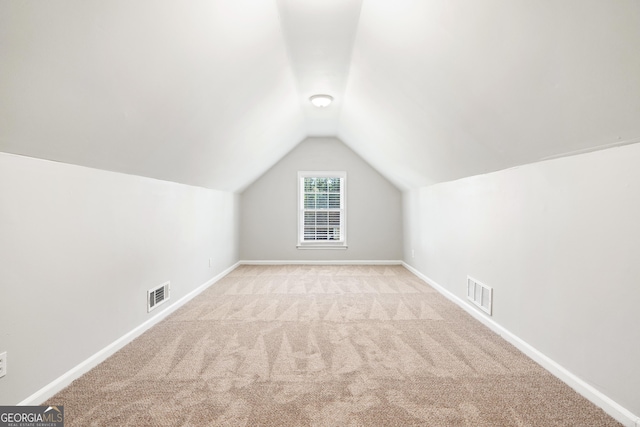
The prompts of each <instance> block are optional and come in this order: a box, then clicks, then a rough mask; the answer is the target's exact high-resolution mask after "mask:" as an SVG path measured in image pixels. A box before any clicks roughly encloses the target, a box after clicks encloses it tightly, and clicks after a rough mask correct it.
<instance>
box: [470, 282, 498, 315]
mask: <svg viewBox="0 0 640 427" xmlns="http://www.w3.org/2000/svg"><path fill="white" fill-rule="evenodd" d="M467 298H468V299H469V301H471V302H472V303H474V304H475V305H477V306H478V307H479V308H480V310H482V311H484V312H485V313H487V314H488V315H489V316H491V311H492V309H493V288H490V287H489V286H487V285H485V284H482V283H480V282H478V281H477V280H476V279H474V278H472V277H470V276H467Z"/></svg>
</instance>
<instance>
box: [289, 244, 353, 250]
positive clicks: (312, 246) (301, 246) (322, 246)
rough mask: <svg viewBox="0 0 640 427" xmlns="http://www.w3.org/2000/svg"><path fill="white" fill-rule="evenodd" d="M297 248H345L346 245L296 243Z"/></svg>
mask: <svg viewBox="0 0 640 427" xmlns="http://www.w3.org/2000/svg"><path fill="white" fill-rule="evenodd" d="M296 248H298V249H330V250H335V249H347V245H297V246H296Z"/></svg>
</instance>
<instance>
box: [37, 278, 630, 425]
mask: <svg viewBox="0 0 640 427" xmlns="http://www.w3.org/2000/svg"><path fill="white" fill-rule="evenodd" d="M47 403H48V404H56V405H64V409H65V416H66V424H65V425H67V426H93V425H99V426H206V425H212V426H214V425H215V426H348V427H355V426H474V427H477V426H545V427H546V426H614V425H619V424H618V423H617V422H616V421H615V420H613V419H612V418H610V417H609V416H607V415H606V414H605V413H604V412H603V411H602V410H600V409H599V408H597V407H595V406H594V405H592V404H591V403H589V402H588V401H587V400H585V399H584V398H582V397H581V396H579V395H578V394H577V393H575V392H574V391H573V390H571V389H570V388H569V387H567V386H566V385H564V384H563V383H562V382H560V381H559V380H557V379H556V378H554V377H553V376H552V375H550V374H549V373H548V372H546V371H545V370H544V369H542V368H541V367H539V366H538V365H537V364H535V363H534V362H532V361H531V360H530V359H528V358H527V357H525V356H524V355H523V354H522V353H520V352H519V351H518V350H516V349H515V348H514V347H512V346H511V345H509V344H508V343H506V342H505V341H504V340H502V339H501V338H500V337H498V336H497V335H495V334H494V333H493V332H491V331H490V330H488V329H487V328H485V327H484V326H482V325H481V324H479V323H478V322H477V321H475V320H473V319H472V318H471V317H470V316H469V315H467V314H466V313H465V312H464V311H462V310H461V309H460V308H458V307H457V306H455V305H454V304H452V303H451V302H449V301H447V300H446V299H445V298H444V297H442V296H441V295H440V294H438V293H437V292H436V291H435V290H433V289H432V288H430V287H429V286H428V285H426V284H425V283H424V282H422V281H421V280H420V279H418V278H417V277H415V276H414V275H412V274H411V273H410V272H409V271H407V270H406V269H404V268H403V267H401V266H241V267H239V268H237V269H236V270H234V271H233V272H232V273H231V274H229V275H228V276H227V277H225V278H224V279H222V280H221V281H220V282H218V283H216V284H215V285H213V286H212V287H211V288H209V289H208V290H207V291H205V292H204V293H202V294H201V295H200V296H198V297H197V298H195V299H194V300H192V301H191V302H189V303H188V304H186V305H185V306H184V307H182V308H181V309H180V310H178V311H176V312H175V313H174V314H173V315H171V316H170V317H169V318H167V319H166V320H165V321H163V322H161V323H160V324H158V325H157V326H155V327H154V328H152V329H151V330H150V331H148V332H147V333H145V334H144V335H142V336H141V337H140V338H138V339H136V340H135V341H134V342H133V343H131V344H129V345H128V346H126V347H125V348H123V349H122V350H121V351H119V352H118V353H116V354H115V355H114V356H112V357H111V358H109V359H108V360H107V361H105V362H104V363H102V364H101V365H99V366H98V367H96V368H95V369H93V370H92V371H90V372H89V373H87V374H86V375H85V376H83V377H82V378H80V379H78V380H77V381H75V382H74V383H73V384H71V385H70V386H69V387H68V388H66V389H65V390H63V391H62V392H61V393H59V394H57V395H56V396H54V397H53V398H51V399H50V400H49V401H48V402H47Z"/></svg>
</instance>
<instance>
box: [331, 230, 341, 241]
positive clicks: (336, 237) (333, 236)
mask: <svg viewBox="0 0 640 427" xmlns="http://www.w3.org/2000/svg"><path fill="white" fill-rule="evenodd" d="M329 240H340V227H333V228H330V229H329Z"/></svg>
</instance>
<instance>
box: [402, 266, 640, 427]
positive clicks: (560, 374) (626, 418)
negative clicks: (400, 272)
mask: <svg viewBox="0 0 640 427" xmlns="http://www.w3.org/2000/svg"><path fill="white" fill-rule="evenodd" d="M402 265H403V266H404V267H405V268H406V269H407V270H409V271H411V272H412V273H413V274H415V275H416V276H418V277H419V278H421V279H422V280H424V281H425V282H427V283H428V284H429V285H431V286H432V287H433V288H435V289H436V290H437V291H438V292H440V293H441V294H442V295H444V296H445V297H446V298H448V299H449V300H450V301H452V302H453V303H455V304H457V305H458V306H460V307H461V308H462V309H463V310H465V311H466V312H467V313H469V314H470V315H471V316H473V317H474V318H475V319H477V320H479V321H480V322H481V323H482V324H484V325H485V326H487V327H488V328H489V329H491V330H492V331H494V332H495V333H497V334H498V335H500V336H501V337H502V338H504V339H505V340H507V341H508V342H510V343H511V344H513V346H514V347H516V348H517V349H518V350H520V351H522V352H523V353H524V354H526V355H527V356H529V357H530V358H531V359H533V360H534V361H535V362H537V363H538V364H539V365H541V366H542V367H543V368H545V369H546V370H547V371H549V372H550V373H551V374H553V375H554V376H556V377H557V378H558V379H560V380H561V381H563V382H564V383H565V384H567V385H568V386H569V387H571V388H572V389H574V390H575V391H577V392H578V393H580V394H581V395H582V396H583V397H585V398H586V399H588V400H589V401H591V402H592V403H593V404H595V405H596V406H598V407H600V408H602V410H603V411H605V412H606V413H607V414H609V415H610V416H611V417H613V418H615V419H616V420H617V421H618V422H620V423H622V424H623V425H625V426H626V427H640V417H638V416H637V415H635V414H633V413H632V412H631V411H629V410H627V409H626V408H624V407H623V406H622V405H620V404H618V403H617V402H615V401H614V400H613V399H611V398H609V397H608V396H606V395H605V394H603V393H602V392H600V391H598V390H597V389H595V388H594V387H593V386H591V385H590V384H588V383H586V382H585V381H584V380H582V379H581V378H579V377H577V376H576V375H574V374H573V373H571V372H570V371H568V370H567V369H566V368H564V367H563V366H561V365H560V364H558V363H557V362H555V361H554V360H553V359H551V358H549V357H548V356H546V355H545V354H543V353H542V352H540V351H539V350H537V349H536V348H535V347H533V346H532V345H530V344H528V343H527V342H525V341H523V340H522V339H521V338H519V337H518V336H517V335H515V334H513V333H512V332H510V331H509V330H507V329H505V328H504V327H503V326H501V325H499V324H498V323H497V322H496V321H494V320H493V319H490V318H489V317H487V316H486V315H485V314H484V313H481V312H480V311H478V310H477V309H475V308H474V307H473V306H471V305H470V304H469V303H467V302H466V301H465V300H463V299H462V298H460V297H458V296H456V295H455V294H453V293H451V292H450V291H449V290H447V289H446V288H444V287H443V286H441V285H439V284H438V283H437V282H435V281H433V280H431V279H430V278H429V277H427V276H425V275H424V274H422V273H421V272H420V271H418V270H417V269H415V268H414V267H412V266H411V265H409V264H407V263H406V262H403V263H402Z"/></svg>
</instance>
